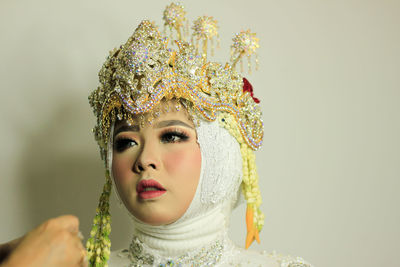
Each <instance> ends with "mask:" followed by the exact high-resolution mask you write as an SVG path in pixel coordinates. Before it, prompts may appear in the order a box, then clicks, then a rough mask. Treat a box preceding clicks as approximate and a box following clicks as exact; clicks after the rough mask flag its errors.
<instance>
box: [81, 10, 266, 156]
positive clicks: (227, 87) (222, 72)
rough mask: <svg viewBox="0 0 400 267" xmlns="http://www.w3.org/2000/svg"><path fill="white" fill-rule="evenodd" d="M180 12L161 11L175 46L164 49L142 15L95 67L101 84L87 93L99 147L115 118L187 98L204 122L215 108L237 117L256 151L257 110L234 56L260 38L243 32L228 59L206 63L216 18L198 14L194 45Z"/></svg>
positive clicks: (259, 136) (258, 138)
mask: <svg viewBox="0 0 400 267" xmlns="http://www.w3.org/2000/svg"><path fill="white" fill-rule="evenodd" d="M184 15H185V11H184V10H183V7H182V6H181V5H177V4H171V5H170V6H168V7H167V8H166V10H165V11H164V21H165V26H166V27H169V28H170V30H171V32H172V31H173V30H175V31H176V32H177V40H174V42H175V44H176V46H177V48H178V49H177V50H173V49H172V48H168V43H169V41H168V38H167V37H165V36H162V35H161V33H160V32H159V31H158V29H157V27H156V26H155V25H154V24H153V23H151V22H149V21H147V20H145V21H142V22H141V23H140V25H139V26H138V27H137V29H136V30H135V32H134V33H133V35H132V36H131V37H130V38H129V39H128V41H127V42H126V43H125V44H124V45H122V46H120V48H117V49H114V50H112V51H111V52H110V55H109V56H108V57H107V59H106V61H105V63H104V65H103V67H102V69H101V70H100V72H99V78H100V85H99V86H98V88H97V89H96V90H95V91H94V92H92V93H91V95H90V96H89V101H90V104H91V106H92V107H93V109H94V113H95V115H96V116H97V119H98V120H97V125H96V126H95V128H94V132H95V136H96V140H97V141H98V143H99V145H100V147H101V149H102V150H105V149H106V148H107V142H108V138H109V130H110V126H111V123H112V122H113V121H115V120H116V119H121V118H127V117H128V118H131V116H132V115H136V114H143V113H147V112H150V111H152V110H153V109H154V107H156V106H157V105H158V104H159V103H160V101H161V100H162V99H166V100H170V99H185V100H187V101H189V102H190V103H192V104H193V110H194V113H195V115H197V117H201V118H203V119H205V120H208V121H213V120H215V119H216V114H217V112H228V113H230V114H231V115H233V116H234V117H235V119H236V121H237V123H238V125H239V128H240V133H241V134H242V136H243V138H244V140H245V142H246V143H247V144H248V145H249V146H250V147H251V148H252V149H254V150H255V149H257V148H258V147H260V145H261V143H262V138H263V122H262V119H261V110H260V108H259V105H258V104H257V103H256V102H255V101H254V99H253V97H252V92H249V91H244V90H243V85H244V81H243V77H242V76H241V75H240V74H239V73H238V72H236V71H235V65H236V63H237V62H238V61H241V60H242V58H243V57H245V56H247V57H250V56H251V55H252V54H254V53H255V51H256V49H257V47H258V38H256V37H255V34H254V33H251V32H250V31H242V32H241V33H238V34H236V36H235V37H234V38H233V41H234V44H233V45H232V47H231V49H232V52H231V64H229V63H226V64H225V65H221V64H219V63H216V62H207V50H208V42H209V41H211V40H212V38H213V37H215V36H218V32H217V29H218V27H217V23H216V21H215V20H214V19H213V18H212V17H206V16H203V17H200V18H199V19H197V20H196V21H195V23H194V26H193V29H194V33H193V36H192V39H195V42H196V43H197V45H192V44H190V43H188V42H186V41H184V36H185V34H184V32H185V30H184V28H185V25H184V24H185V23H184V22H185V21H186V18H185V17H184ZM186 32H187V31H186ZM171 35H172V34H171ZM199 42H200V43H202V49H201V52H199V46H198V43H199ZM249 62H250V61H249ZM246 82H247V81H246ZM102 154H103V156H104V153H102Z"/></svg>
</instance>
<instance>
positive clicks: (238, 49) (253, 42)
mask: <svg viewBox="0 0 400 267" xmlns="http://www.w3.org/2000/svg"><path fill="white" fill-rule="evenodd" d="M232 40H233V44H232V46H231V62H232V66H233V68H234V67H235V66H236V64H237V63H238V61H240V64H241V66H242V59H243V57H247V59H248V60H247V62H248V67H249V72H251V63H250V60H251V55H252V54H255V55H256V69H257V68H258V56H257V54H256V50H257V48H259V44H258V41H259V39H258V38H257V37H256V34H255V33H252V32H251V31H250V30H247V31H241V32H239V33H237V34H236V35H235V37H233V39H232ZM242 68H243V67H241V69H242ZM241 71H243V70H241Z"/></svg>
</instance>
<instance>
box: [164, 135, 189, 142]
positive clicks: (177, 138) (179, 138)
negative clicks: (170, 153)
mask: <svg viewBox="0 0 400 267" xmlns="http://www.w3.org/2000/svg"><path fill="white" fill-rule="evenodd" d="M188 138H189V137H188V136H187V135H186V134H183V133H178V132H170V133H165V134H163V135H162V136H161V142H163V143H176V142H182V141H185V140H187V139H188Z"/></svg>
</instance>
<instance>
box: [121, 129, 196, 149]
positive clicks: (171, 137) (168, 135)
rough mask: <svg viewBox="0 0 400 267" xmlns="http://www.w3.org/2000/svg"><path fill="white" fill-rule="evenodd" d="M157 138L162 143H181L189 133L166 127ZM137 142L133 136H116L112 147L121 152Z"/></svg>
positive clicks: (187, 138)
mask: <svg viewBox="0 0 400 267" xmlns="http://www.w3.org/2000/svg"><path fill="white" fill-rule="evenodd" d="M159 140H160V142H161V143H163V144H173V143H181V142H185V141H187V140H189V135H188V134H187V133H185V131H183V130H180V129H173V130H171V129H167V130H164V131H162V132H161V133H160V136H159ZM137 145H138V143H137V142H136V141H135V140H134V139H133V138H128V137H123V136H121V137H119V138H118V137H117V139H116V140H115V142H114V149H115V150H116V151H117V152H123V151H124V150H126V149H128V148H130V147H134V146H137Z"/></svg>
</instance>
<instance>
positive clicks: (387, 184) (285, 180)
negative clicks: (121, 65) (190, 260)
mask: <svg viewBox="0 0 400 267" xmlns="http://www.w3.org/2000/svg"><path fill="white" fill-rule="evenodd" d="M167 4H169V1H161V0H158V1H155V0H152V1H133V0H131V1H127V0H124V1H122V0H116V1H105V0H96V1H93V0H90V1H77V0H69V1H50V0H36V1H18V0H13V1H11V0H2V1H1V2H0V48H1V49H0V92H1V95H0V124H1V131H0V147H1V149H0V157H1V158H0V170H1V175H0V179H1V180H0V218H1V220H0V226H1V227H0V242H3V241H7V240H9V239H11V238H14V237H16V236H18V235H21V234H23V233H25V232H26V231H28V230H29V229H31V228H32V227H34V226H35V225H37V224H39V223H40V222H41V221H43V220H45V219H47V218H49V217H52V216H57V215H61V214H64V213H72V214H75V215H77V216H79V218H80V220H81V229H82V232H83V233H84V234H85V235H86V236H87V235H88V232H89V228H90V225H91V220H92V217H93V215H94V212H95V208H96V205H97V200H98V197H99V195H100V192H101V189H102V184H103V181H104V175H103V165H102V162H101V161H100V159H99V154H98V149H97V146H96V144H95V142H94V140H93V138H92V134H91V128H92V127H93V126H94V122H95V119H94V116H93V114H92V111H91V110H90V107H89V104H88V103H87V96H88V94H89V92H90V91H92V90H93V89H95V88H96V86H97V72H98V70H99V69H100V67H101V65H102V63H103V61H104V59H105V57H106V55H107V53H108V51H109V50H111V49H112V48H113V47H115V46H118V45H119V44H121V43H123V42H125V41H126V39H127V38H128V37H129V36H130V34H131V33H132V32H133V31H134V29H135V28H136V26H137V25H138V23H139V22H140V21H141V20H142V19H144V18H148V19H150V20H154V21H155V22H156V23H157V24H158V25H161V24H162V20H161V16H162V11H163V9H164V7H165V6H166V5H167ZM184 4H185V6H186V10H187V12H188V18H189V19H190V20H191V21H193V19H195V18H196V17H197V16H200V15H211V16H214V17H215V18H216V19H217V20H218V21H219V25H220V36H221V48H220V49H219V50H218V51H217V55H216V56H215V57H214V59H215V60H216V61H221V62H225V61H227V60H228V57H229V46H230V44H231V38H232V37H233V35H234V33H236V32H238V31H240V30H242V29H247V28H251V29H252V30H253V31H255V32H257V34H258V37H259V38H260V49H259V57H260V70H259V71H258V72H255V73H252V74H251V75H248V74H245V76H246V77H248V79H249V80H250V81H251V82H252V84H253V86H254V88H255V89H254V90H255V95H256V96H257V97H258V98H259V99H260V100H261V106H262V110H263V113H264V122H265V136H264V145H263V147H262V149H261V150H260V151H258V152H257V157H258V158H257V162H258V166H259V174H260V182H261V190H262V194H263V210H264V212H265V214H266V223H265V227H264V230H263V231H262V233H261V239H262V243H261V245H253V246H252V249H257V250H267V251H272V250H273V249H275V250H277V251H278V252H281V253H283V254H291V255H298V256H302V257H304V258H305V259H307V260H308V261H310V262H311V263H313V264H314V265H315V266H326V267H336V266H349V267H350V266H368V267H372V266H374V267H375V266H398V252H399V250H400V245H399V241H400V230H399V225H400V212H399V207H398V206H399V201H400V197H399V193H398V190H399V188H400V182H399V178H400V152H399V151H400V142H399V136H400V118H399V117H400V116H399V115H400V107H399V99H400V93H399V90H400V73H399V72H400V71H399V70H400V52H399V48H400V29H399V28H400V27H399V25H400V16H399V14H400V2H399V1H377V0H376V1H369V0H364V1H361V0H360V1H356V0H347V1H344V0H337V1H322V0H319V1H317V0H314V1H313V0H304V1H295V0H281V1H260V0H258V1H256V0H246V1H237V0H235V1H227V0H226V1H222V0H214V1H211V0H203V1H189V0H188V1H184ZM161 28H162V27H161ZM112 214H113V232H112V242H113V249H118V248H122V247H124V246H126V244H127V243H128V242H129V239H130V232H131V227H130V224H129V219H128V217H127V215H126V214H125V212H124V211H123V210H122V209H120V208H119V207H118V205H117V204H116V201H115V197H113V204H112ZM231 232H232V237H233V239H234V240H235V241H236V242H238V243H240V244H243V242H244V236H245V226H244V207H243V206H242V207H240V208H239V209H238V210H237V211H235V213H234V215H233V217H232V231H231Z"/></svg>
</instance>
